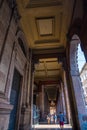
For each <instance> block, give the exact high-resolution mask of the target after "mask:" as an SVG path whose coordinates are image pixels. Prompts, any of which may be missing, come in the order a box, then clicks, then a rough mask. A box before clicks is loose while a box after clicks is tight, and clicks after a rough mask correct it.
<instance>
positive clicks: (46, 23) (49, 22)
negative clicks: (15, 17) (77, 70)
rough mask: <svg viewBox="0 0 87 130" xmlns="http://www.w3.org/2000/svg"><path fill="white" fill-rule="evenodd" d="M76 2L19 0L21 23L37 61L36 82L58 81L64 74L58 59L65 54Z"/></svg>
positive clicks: (71, 0)
mask: <svg viewBox="0 0 87 130" xmlns="http://www.w3.org/2000/svg"><path fill="white" fill-rule="evenodd" d="M73 4H74V0H17V7H18V10H19V14H20V15H21V19H20V25H21V27H22V29H23V31H24V33H25V36H26V39H27V43H28V46H29V47H30V48H32V52H33V58H34V60H37V61H36V62H37V63H36V64H35V80H36V81H39V80H40V81H47V80H54V81H55V80H56V81H58V78H59V77H61V76H62V72H63V69H62V63H61V62H59V59H60V58H61V59H63V57H65V52H66V42H67V41H66V36H67V33H68V29H69V26H70V22H71V18H72V13H73ZM49 85H50V84H49ZM53 86H54V85H53ZM51 90H52V87H51ZM55 93H56V91H55ZM51 95H52V94H51Z"/></svg>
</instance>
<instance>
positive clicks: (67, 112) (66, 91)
mask: <svg viewBox="0 0 87 130" xmlns="http://www.w3.org/2000/svg"><path fill="white" fill-rule="evenodd" d="M63 82H64V95H65V104H66V116H67V117H66V118H67V121H68V123H71V112H70V103H69V95H68V90H67V83H66V73H65V71H64V81H63Z"/></svg>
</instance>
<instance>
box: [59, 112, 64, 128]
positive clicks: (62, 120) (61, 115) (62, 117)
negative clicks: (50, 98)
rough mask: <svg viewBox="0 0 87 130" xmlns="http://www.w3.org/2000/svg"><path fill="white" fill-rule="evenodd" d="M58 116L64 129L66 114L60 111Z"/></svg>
mask: <svg viewBox="0 0 87 130" xmlns="http://www.w3.org/2000/svg"><path fill="white" fill-rule="evenodd" d="M58 117H59V124H60V129H61V130H63V128H64V114H63V113H62V112H60V114H59V116H58Z"/></svg>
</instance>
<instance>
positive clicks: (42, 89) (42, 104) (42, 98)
mask: <svg viewBox="0 0 87 130" xmlns="http://www.w3.org/2000/svg"><path fill="white" fill-rule="evenodd" d="M39 87H40V89H39V107H40V112H41V115H43V114H44V88H43V85H42V84H40V86H39Z"/></svg>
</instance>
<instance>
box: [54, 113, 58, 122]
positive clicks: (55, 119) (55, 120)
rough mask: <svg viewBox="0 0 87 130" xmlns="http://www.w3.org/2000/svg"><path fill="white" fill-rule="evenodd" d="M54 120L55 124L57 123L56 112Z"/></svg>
mask: <svg viewBox="0 0 87 130" xmlns="http://www.w3.org/2000/svg"><path fill="white" fill-rule="evenodd" d="M54 122H55V124H56V123H57V115H56V113H54Z"/></svg>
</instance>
